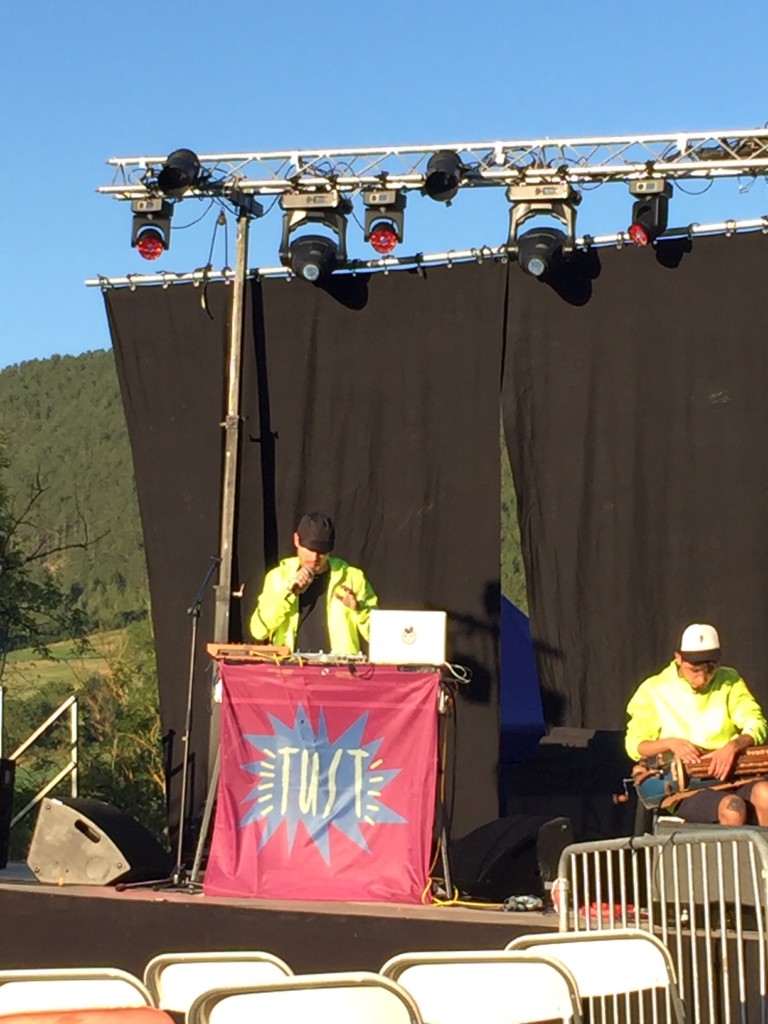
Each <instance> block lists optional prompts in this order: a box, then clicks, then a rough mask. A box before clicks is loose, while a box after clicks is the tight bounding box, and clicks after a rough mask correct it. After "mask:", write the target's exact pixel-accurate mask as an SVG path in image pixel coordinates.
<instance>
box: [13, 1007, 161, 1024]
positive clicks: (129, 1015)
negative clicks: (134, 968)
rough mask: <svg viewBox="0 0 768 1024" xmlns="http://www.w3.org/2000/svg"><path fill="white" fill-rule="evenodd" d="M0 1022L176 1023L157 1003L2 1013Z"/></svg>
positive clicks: (60, 1023)
mask: <svg viewBox="0 0 768 1024" xmlns="http://www.w3.org/2000/svg"><path fill="white" fill-rule="evenodd" d="M0 1024H175V1021H174V1019H173V1017H169V1016H168V1014H167V1013H165V1012H164V1011H163V1010H158V1009H157V1008H156V1007H154V1006H117V1007H112V1008H107V1009H105V1008H104V1007H103V1006H99V1007H93V1006H91V1007H86V1008H85V1009H77V1010H32V1011H25V1012H21V1013H9V1014H5V1013H3V1014H0Z"/></svg>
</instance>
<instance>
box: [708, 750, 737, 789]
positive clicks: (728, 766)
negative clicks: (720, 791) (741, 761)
mask: <svg viewBox="0 0 768 1024" xmlns="http://www.w3.org/2000/svg"><path fill="white" fill-rule="evenodd" d="M738 752H739V748H738V746H737V745H736V743H734V741H733V740H731V742H730V743H726V744H725V746H724V747H720V749H719V750H713V751H712V753H711V755H710V757H709V772H710V775H711V776H712V778H714V779H720V781H721V782H724V781H725V780H726V779H727V778H728V776H729V775H730V774H731V772H732V771H733V765H734V762H735V760H736V755H737V754H738Z"/></svg>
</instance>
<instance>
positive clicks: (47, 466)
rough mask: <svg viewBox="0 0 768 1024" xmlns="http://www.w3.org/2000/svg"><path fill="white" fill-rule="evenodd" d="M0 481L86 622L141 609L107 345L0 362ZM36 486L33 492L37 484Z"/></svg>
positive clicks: (138, 546)
mask: <svg viewBox="0 0 768 1024" xmlns="http://www.w3.org/2000/svg"><path fill="white" fill-rule="evenodd" d="M0 436H2V437H4V439H5V454H6V457H7V461H8V467H7V468H6V469H5V471H4V472H3V483H4V486H5V490H6V493H7V494H8V496H9V499H10V507H11V509H12V511H13V513H14V514H16V515H20V514H21V513H22V512H23V511H24V509H25V507H26V505H27V504H28V502H29V500H30V496H34V495H37V498H36V500H35V501H34V504H33V505H32V507H31V508H30V509H29V512H28V513H27V514H26V515H25V516H24V518H25V521H26V522H27V523H28V524H29V525H28V526H26V527H25V530H26V533H27V535H28V537H35V538H38V539H39V540H40V541H42V542H43V543H44V544H45V545H46V548H47V549H51V548H53V549H58V550H56V551H55V552H54V554H52V555H51V557H50V558H49V559H47V561H46V566H47V568H48V569H49V570H50V571H51V572H52V573H53V575H54V577H55V578H56V581H57V582H58V583H59V585H60V586H62V588H64V589H65V590H66V591H67V592H69V593H70V594H72V595H73V596H75V597H77V598H78V604H79V606H80V607H81V608H82V610H83V611H84V612H85V613H86V615H87V617H88V621H89V624H90V625H91V627H92V628H94V629H100V630H106V629H113V628H115V627H118V626H121V625H124V624H126V623H127V622H130V621H133V620H135V619H136V618H138V617H141V616H142V615H144V614H145V610H146V608H147V578H146V565H145V559H144V550H143V544H142V537H141V527H140V523H139V513H138V506H137V503H136V492H135V486H134V479H133V465H132V461H131V453H130V447H129V443H128V435H127V431H126V426H125V418H124V415H123V409H122V403H121V399H120V393H119V388H118V384H117V376H116V373H115V364H114V359H113V356H112V353H111V352H109V351H98V352H88V353H85V354H84V355H81V356H77V357H75V356H53V357H52V358H51V359H44V360H31V361H30V362H26V363H20V364H19V365H17V366H11V367H8V368H7V369H5V370H3V371H1V372H0ZM38 492H39V493H38Z"/></svg>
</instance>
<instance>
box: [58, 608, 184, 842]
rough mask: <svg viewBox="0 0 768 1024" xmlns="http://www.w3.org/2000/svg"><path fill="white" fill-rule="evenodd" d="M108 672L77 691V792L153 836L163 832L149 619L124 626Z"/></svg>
mask: <svg viewBox="0 0 768 1024" xmlns="http://www.w3.org/2000/svg"><path fill="white" fill-rule="evenodd" d="M122 635H123V644H122V648H121V650H120V651H119V652H118V653H117V654H116V656H114V657H111V658H108V659H107V660H108V662H109V672H108V673H107V674H105V675H101V674H96V675H93V676H91V677H90V678H89V679H88V680H87V681H86V682H85V684H84V685H83V686H82V687H81V688H80V689H79V691H78V700H79V701H80V703H81V706H82V720H83V756H82V759H81V766H80V788H81V791H82V792H83V793H85V794H87V795H88V796H94V797H98V798H99V799H101V800H106V801H107V802H109V803H113V804H115V805H116V806H118V807H120V808H122V809H123V810H124V811H127V812H128V813H129V814H131V815H133V816H134V817H135V818H136V819H137V820H138V821H140V822H141V823H142V824H143V825H144V826H145V827H146V828H149V829H150V830H151V831H152V832H154V833H155V835H157V836H160V835H162V834H163V832H164V829H165V826H166V808H165V772H164V768H163V742H162V729H161V726H160V712H159V710H158V703H157V697H158V695H157V667H156V663H155V647H154V640H153V637H152V628H151V626H150V623H149V617H148V616H147V617H146V618H144V619H142V620H139V621H138V622H135V623H133V624H131V625H130V626H127V627H126V629H125V630H124V631H123V634H122Z"/></svg>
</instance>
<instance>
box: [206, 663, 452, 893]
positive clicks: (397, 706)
mask: <svg viewBox="0 0 768 1024" xmlns="http://www.w3.org/2000/svg"><path fill="white" fill-rule="evenodd" d="M221 674H222V679H223V684H224V685H223V691H224V693H223V703H222V717H221V722H222V731H221V775H220V778H219V789H218V802H217V808H216V823H215V826H214V831H213V840H212V844H211V852H210V857H209V859H208V866H207V868H206V871H205V885H204V888H205V892H206V894H208V895H212V896H240V897H260V898H276V899H316V900H371V901H376V902H385V903H387V902H405V903H419V902H421V901H422V894H423V892H424V891H425V889H426V888H427V885H428V874H429V859H430V852H431V845H432V828H433V819H434V809H435V777H436V769H437V693H438V685H439V675H438V674H437V673H435V672H410V671H398V670H397V669H394V668H389V667H386V668H383V667H374V666H370V665H361V666H356V665H350V666H335V665H334V666H316V665H313V666H305V667H301V666H283V667H278V666H276V665H274V666H273V665H234V664H229V665H228V664H222V665H221ZM427 898H428V897H427Z"/></svg>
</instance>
